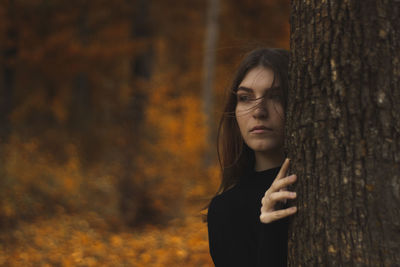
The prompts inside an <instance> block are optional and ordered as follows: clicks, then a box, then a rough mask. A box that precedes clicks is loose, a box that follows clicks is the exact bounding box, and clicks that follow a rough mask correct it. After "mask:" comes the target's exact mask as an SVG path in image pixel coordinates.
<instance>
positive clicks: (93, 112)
mask: <svg viewBox="0 0 400 267" xmlns="http://www.w3.org/2000/svg"><path fill="white" fill-rule="evenodd" d="M267 2H268V3H267ZM267 2H266V1H262V0H251V1H249V0H246V1H240V2H238V1H233V0H228V1H224V4H223V6H222V10H221V14H220V27H221V31H220V39H219V40H220V42H219V45H218V48H217V49H218V50H217V66H216V80H215V83H214V84H215V92H214V93H215V96H216V105H215V121H216V120H217V117H219V116H220V115H221V113H220V112H221V105H222V101H221V98H222V94H223V91H224V89H225V88H226V87H227V86H228V84H229V81H230V79H231V78H232V73H233V70H234V68H235V64H237V62H238V59H239V58H240V57H241V55H242V52H243V51H245V50H248V48H249V47H250V46H251V45H252V41H251V40H257V41H258V44H260V43H262V44H263V45H268V46H278V45H281V46H282V45H283V46H285V45H286V46H287V44H288V34H287V32H288V28H287V12H288V3H287V1H283V2H282V1H278V0H276V1H267ZM282 3H283V4H282ZM206 8H207V7H206V2H205V1H203V0H194V1H191V3H190V5H188V4H187V1H185V0H178V2H176V1H175V2H174V7H172V6H171V5H170V3H169V1H163V0H151V1H124V0H115V1H78V0H73V1H66V0H61V1H10V0H7V1H3V2H2V3H1V4H0V14H1V15H2V16H0V44H1V45H0V48H1V49H2V51H3V52H4V53H3V57H2V58H1V59H0V61H1V63H2V66H3V72H1V73H0V80H1V82H2V83H1V84H2V87H1V88H0V99H1V101H3V102H2V105H1V107H2V109H1V113H0V123H1V124H2V128H1V129H0V196H1V198H0V266H211V265H212V262H211V259H210V256H209V254H208V240H207V225H206V224H205V223H203V222H202V217H201V214H204V213H205V210H204V209H203V208H204V207H205V206H206V205H207V203H208V201H209V200H210V197H212V195H213V194H214V193H215V192H216V190H217V187H218V184H219V179H220V177H219V176H220V173H219V167H218V165H217V162H216V159H215V158H214V159H213V160H214V161H213V164H211V165H210V166H206V167H205V166H204V165H203V161H204V155H205V153H206V151H209V150H210V149H209V148H210V146H211V145H212V144H209V143H207V140H206V138H205V136H206V133H207V132H208V131H210V129H206V127H205V116H204V114H203V103H202V98H201V94H202V92H201V90H202V64H203V56H204V47H203V45H204V31H205V29H204V27H205V14H206ZM254 9H257V10H258V12H257V13H256V14H255V15H254V14H252V10H254ZM285 12H286V13H285ZM143 14H145V16H144V15H143ZM141 15H142V16H141ZM232 18H235V19H233V20H232ZM268 18H269V19H270V20H269V22H268V23H266V24H265V25H264V24H263V25H264V26H263V27H259V25H260V23H263V21H264V20H268ZM249 44H250V45H249ZM7 73H8V74H7ZM10 73H11V74H12V75H11V74H10ZM7 75H9V76H7ZM6 76H7V77H6ZM3 104H7V105H3ZM3 106H7V108H4V107H3ZM3 129H7V130H3ZM210 132H212V131H210Z"/></svg>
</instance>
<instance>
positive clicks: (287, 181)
mask: <svg viewBox="0 0 400 267" xmlns="http://www.w3.org/2000/svg"><path fill="white" fill-rule="evenodd" d="M296 179H297V176H296V174H292V175H290V176H287V177H285V178H282V179H279V180H276V181H274V182H273V183H272V185H271V187H270V189H271V191H272V192H275V191H279V190H280V189H282V188H285V187H287V186H288V185H291V184H293V183H294V182H295V181H296Z"/></svg>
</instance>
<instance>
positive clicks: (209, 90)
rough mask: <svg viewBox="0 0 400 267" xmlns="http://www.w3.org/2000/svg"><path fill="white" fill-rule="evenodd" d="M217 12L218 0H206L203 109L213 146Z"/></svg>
mask: <svg viewBox="0 0 400 267" xmlns="http://www.w3.org/2000/svg"><path fill="white" fill-rule="evenodd" d="M218 14H219V0H209V1H208V11H207V21H206V34H205V35H206V36H205V44H204V63H203V68H204V70H203V75H204V76H203V110H204V115H205V120H206V128H207V137H206V138H207V143H208V144H209V146H208V147H210V148H211V147H215V140H216V134H215V122H214V119H213V118H214V116H213V110H214V90H213V89H214V86H213V84H214V74H215V60H216V46H217V42H218V26H219V25H218ZM213 155H214V150H210V149H208V151H206V153H205V155H204V165H205V166H206V167H208V166H209V165H210V164H211V163H212V162H213V160H212V159H213Z"/></svg>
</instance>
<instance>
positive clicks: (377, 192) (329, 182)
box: [286, 0, 400, 266]
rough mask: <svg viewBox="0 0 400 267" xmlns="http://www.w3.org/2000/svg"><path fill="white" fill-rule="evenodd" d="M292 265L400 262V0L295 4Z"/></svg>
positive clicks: (290, 123) (291, 125) (289, 134)
mask: <svg viewBox="0 0 400 267" xmlns="http://www.w3.org/2000/svg"><path fill="white" fill-rule="evenodd" d="M291 10H292V13H291V51H292V56H291V65H290V77H291V78H290V80H291V86H290V90H289V96H288V97H289V104H288V113H287V126H288V127H287V144H286V145H287V147H288V150H289V157H290V158H292V170H293V173H296V174H297V175H298V177H299V178H298V183H297V185H296V186H295V190H296V191H297V192H298V200H297V206H298V207H299V211H298V214H297V215H296V216H294V217H293V220H292V223H291V225H290V230H289V259H288V264H289V266H398V264H400V209H399V207H400V165H399V163H400V79H399V77H400V35H399V33H400V19H399V18H400V12H399V10H400V2H399V1H396V0H386V1H385V0H383V1H372V0H365V1H346V0H344V1H332V0H314V1H308V0H307V1H292V3H291Z"/></svg>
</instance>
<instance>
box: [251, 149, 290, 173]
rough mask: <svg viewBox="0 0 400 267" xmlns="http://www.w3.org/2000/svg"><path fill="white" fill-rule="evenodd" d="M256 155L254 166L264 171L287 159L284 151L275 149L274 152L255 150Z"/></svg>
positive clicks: (279, 164)
mask: <svg viewBox="0 0 400 267" xmlns="http://www.w3.org/2000/svg"><path fill="white" fill-rule="evenodd" d="M254 155H255V159H256V162H255V166H254V170H255V171H264V170H268V169H272V168H276V167H279V166H281V165H282V163H283V161H284V160H285V155H284V153H283V151H274V152H273V153H272V152H269V153H266V152H257V151H254Z"/></svg>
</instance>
